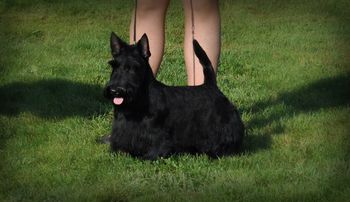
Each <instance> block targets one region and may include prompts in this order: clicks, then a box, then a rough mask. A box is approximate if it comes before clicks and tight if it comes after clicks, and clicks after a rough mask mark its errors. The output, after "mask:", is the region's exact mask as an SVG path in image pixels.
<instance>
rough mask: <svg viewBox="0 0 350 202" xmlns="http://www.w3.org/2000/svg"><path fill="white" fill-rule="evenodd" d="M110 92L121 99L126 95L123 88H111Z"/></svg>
mask: <svg viewBox="0 0 350 202" xmlns="http://www.w3.org/2000/svg"><path fill="white" fill-rule="evenodd" d="M109 90H110V92H111V95H113V96H114V97H121V96H124V95H125V94H126V89H125V88H123V87H115V88H114V87H111V88H110V89H109Z"/></svg>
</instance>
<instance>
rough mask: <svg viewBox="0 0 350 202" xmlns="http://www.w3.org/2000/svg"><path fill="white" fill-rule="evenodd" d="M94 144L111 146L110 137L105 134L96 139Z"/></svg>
mask: <svg viewBox="0 0 350 202" xmlns="http://www.w3.org/2000/svg"><path fill="white" fill-rule="evenodd" d="M96 142H97V143H100V144H111V135H110V134H107V135H104V136H102V137H98V138H97V139H96Z"/></svg>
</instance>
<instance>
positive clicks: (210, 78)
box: [193, 40, 216, 84]
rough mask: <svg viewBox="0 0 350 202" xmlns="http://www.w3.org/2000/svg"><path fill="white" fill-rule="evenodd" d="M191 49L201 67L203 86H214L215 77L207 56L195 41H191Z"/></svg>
mask: <svg viewBox="0 0 350 202" xmlns="http://www.w3.org/2000/svg"><path fill="white" fill-rule="evenodd" d="M193 49H194V53H195V54H196V56H197V58H198V59H199V62H200V63H201V64H202V66H203V74H204V83H205V84H216V75H215V72H214V69H213V65H212V64H211V62H210V60H209V58H208V56H207V54H206V53H205V51H204V50H203V48H202V47H201V46H200V45H199V43H198V41H197V40H193Z"/></svg>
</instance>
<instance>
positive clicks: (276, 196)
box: [0, 0, 350, 201]
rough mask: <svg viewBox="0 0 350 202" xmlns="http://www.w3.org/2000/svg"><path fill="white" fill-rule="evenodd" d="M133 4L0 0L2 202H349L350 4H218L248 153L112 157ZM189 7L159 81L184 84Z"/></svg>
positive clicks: (177, 22) (224, 62)
mask: <svg viewBox="0 0 350 202" xmlns="http://www.w3.org/2000/svg"><path fill="white" fill-rule="evenodd" d="M132 6H133V5H132V1H128V0H123V1H121V0H120V1H107V0H101V1H88V2H86V1H64V0H60V1H49V0H45V1H44V0H35V1H24V0H13V1H10V0H8V1H4V0H2V1H0V14H1V15H0V29H1V31H0V44H1V45H0V201H349V199H350V194H349V193H350V162H349V159H350V155H349V154H350V149H349V148H350V137H349V135H350V131H349V130H350V121H349V120H350V115H349V114H350V107H349V104H350V91H349V87H350V77H349V76H350V24H349V22H350V3H349V1H346V0H340V1H336V0H329V1H326V0H324V1H323V0H322V1H316V0H311V1H301V0H297V1H287V0H284V1H257V0H251V1H243V0H242V1H241V0H238V1H229V0H227V1H220V9H221V17H222V42H223V43H222V54H221V63H220V67H219V71H218V84H219V87H220V88H221V89H222V91H223V92H224V93H225V94H226V95H227V96H228V97H229V99H230V100H232V101H233V102H235V103H236V104H237V106H238V108H239V109H240V111H241V113H242V117H243V120H244V122H245V124H246V127H247V132H248V134H247V136H246V139H245V142H244V148H245V152H244V154H242V155H240V156H233V157H225V158H222V159H219V160H210V159H208V158H207V157H206V156H190V155H182V156H174V157H171V158H169V159H161V160H158V161H156V162H153V163H151V162H148V161H140V160H137V159H133V158H131V157H130V156H128V155H126V154H115V155H113V154H111V153H110V152H109V149H108V147H107V146H106V145H98V144H96V143H95V139H96V138H97V137H99V136H102V135H104V134H106V133H108V132H109V131H110V127H111V126H110V124H111V120H112V111H111V106H110V104H109V103H107V102H106V101H105V100H104V98H103V97H102V88H103V86H104V84H105V82H106V81H107V79H108V75H109V71H110V68H109V67H108V65H107V61H108V59H109V58H110V52H109V46H108V43H109V41H108V39H109V34H110V32H111V31H112V30H113V31H115V32H116V33H118V34H119V35H120V36H121V37H122V38H124V39H128V26H129V18H130V16H131V10H132ZM182 27H183V17H182V6H181V4H180V2H178V1H173V2H172V3H171V5H170V8H169V12H168V16H167V28H166V34H167V35H166V36H167V44H166V53H165V56H164V61H163V63H162V68H161V71H160V73H159V76H158V79H159V80H161V81H163V82H165V83H167V84H170V85H185V82H186V75H185V71H184V62H183V51H182V42H183V39H182V37H179V36H181V35H183V29H182Z"/></svg>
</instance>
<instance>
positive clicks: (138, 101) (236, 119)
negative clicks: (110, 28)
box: [104, 32, 244, 160]
mask: <svg viewBox="0 0 350 202" xmlns="http://www.w3.org/2000/svg"><path fill="white" fill-rule="evenodd" d="M110 45H111V49H112V56H113V59H112V60H111V61H110V62H109V64H110V65H111V66H112V74H111V77H110V81H109V82H108V84H107V86H106V88H105V90H104V94H105V97H106V98H108V99H109V100H111V102H112V103H113V105H114V121H113V128H112V134H111V136H107V137H104V141H108V142H109V143H110V145H111V148H112V150H113V151H122V152H127V153H129V154H131V155H132V156H134V157H139V158H142V159H149V160H155V159H157V158H158V157H167V156H169V155H171V154H178V153H191V154H197V153H199V154H201V153H204V154H207V155H208V156H210V157H214V158H217V157H220V156H224V155H230V154H234V153H237V152H238V151H239V150H240V147H241V145H242V140H243V135H244V125H243V123H242V120H241V118H240V116H239V114H238V111H237V109H236V108H235V107H234V106H233V105H232V104H231V103H230V101H229V100H228V99H227V98H226V97H225V96H224V95H223V93H222V92H221V91H220V90H219V89H218V87H217V85H216V76H215V72H214V70H213V67H212V65H211V62H210V60H209V58H208V56H207V55H206V53H205V52H204V50H203V49H202V48H201V46H200V45H199V44H198V42H197V41H196V40H194V41H193V47H194V51H195V54H196V56H197V57H198V59H199V61H200V63H201V64H202V66H203V72H204V77H205V81H204V84H202V85H200V86H183V87H177V86H167V85H165V84H163V83H161V82H159V81H157V80H156V79H155V77H154V76H153V73H152V70H151V67H150V65H149V63H148V59H149V57H150V55H151V53H150V51H149V44H148V38H147V35H146V34H144V35H143V36H142V38H141V39H140V40H139V41H138V42H137V43H136V44H135V45H128V44H126V43H125V42H124V41H122V40H121V39H120V38H119V37H118V36H117V35H115V34H114V33H113V32H112V34H111V39H110Z"/></svg>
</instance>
